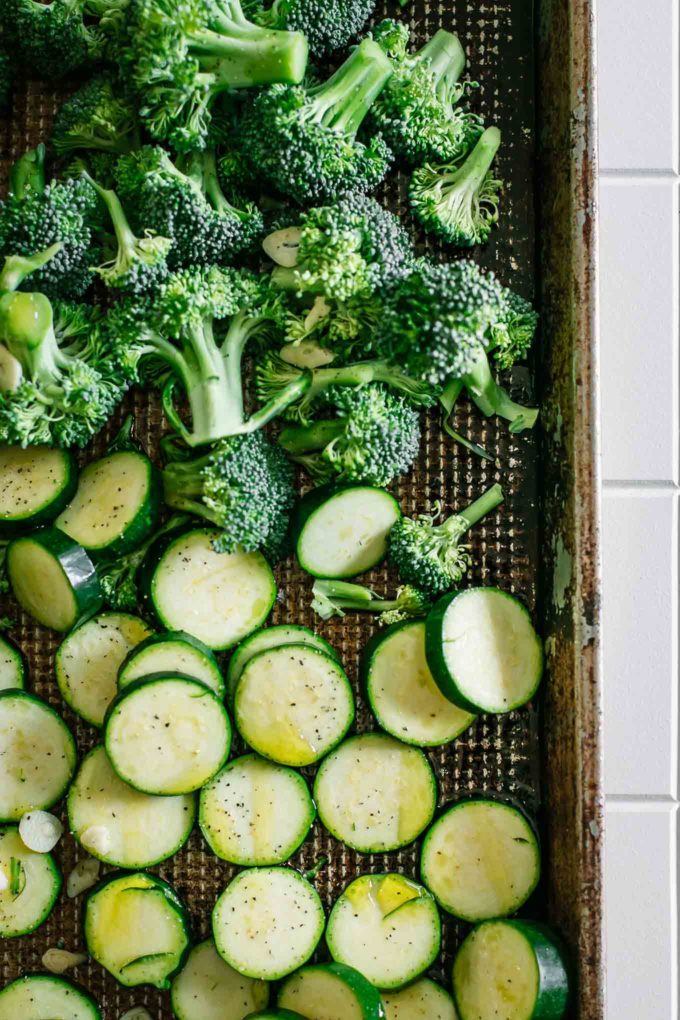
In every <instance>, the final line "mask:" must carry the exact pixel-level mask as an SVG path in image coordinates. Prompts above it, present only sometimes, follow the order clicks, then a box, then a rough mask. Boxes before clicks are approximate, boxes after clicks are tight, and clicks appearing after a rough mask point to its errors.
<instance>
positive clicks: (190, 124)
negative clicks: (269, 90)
mask: <svg viewBox="0 0 680 1020" xmlns="http://www.w3.org/2000/svg"><path fill="white" fill-rule="evenodd" d="M124 60H128V61H129V62H130V64H131V67H132V76H133V79H134V82H135V85H136V87H137V89H138V92H139V95H140V100H141V109H140V113H141V117H142V120H143V121H144V123H145V124H146V126H147V128H148V130H149V132H150V133H151V135H152V136H153V137H154V138H157V139H159V140H160V141H168V142H170V143H171V144H172V145H173V147H174V148H175V149H177V150H178V151H180V152H189V151H192V150H195V149H202V148H205V146H206V145H207V144H208V138H209V134H210V127H211V118H212V108H213V105H214V103H215V101H216V99H217V98H218V96H220V95H221V94H222V93H223V92H225V91H227V90H229V89H232V88H248V87H251V86H256V85H268V84H271V83H273V82H286V83H290V84H296V83H297V82H300V81H302V79H303V77H304V74H305V70H306V66H307V40H306V39H305V37H304V35H302V34H301V33H300V32H280V31H276V30H274V29H269V28H263V27H262V26H260V25H255V24H253V23H252V22H250V21H248V20H247V18H246V17H245V15H244V13H243V11H242V9H241V5H240V3H239V0H209V2H206V0H179V2H178V0H137V3H136V4H135V6H134V16H133V19H132V26H131V38H130V48H129V50H128V51H127V52H126V54H125V55H124Z"/></svg>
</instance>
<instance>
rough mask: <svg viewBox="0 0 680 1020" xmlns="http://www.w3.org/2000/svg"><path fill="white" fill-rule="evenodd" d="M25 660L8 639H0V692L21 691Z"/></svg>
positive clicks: (23, 681) (24, 680) (23, 683)
mask: <svg viewBox="0 0 680 1020" xmlns="http://www.w3.org/2000/svg"><path fill="white" fill-rule="evenodd" d="M25 682H26V660H25V659H24V656H23V653H22V652H21V651H20V650H19V649H18V648H17V646H16V645H15V644H14V643H13V642H12V641H10V640H9V638H5V637H0V691H9V690H13V691H16V690H23V688H24V686H25Z"/></svg>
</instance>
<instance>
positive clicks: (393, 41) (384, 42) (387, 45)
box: [371, 18, 411, 61]
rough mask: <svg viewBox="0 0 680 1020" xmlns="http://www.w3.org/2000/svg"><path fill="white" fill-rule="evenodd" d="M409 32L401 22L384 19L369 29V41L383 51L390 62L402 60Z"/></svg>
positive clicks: (404, 56)
mask: <svg viewBox="0 0 680 1020" xmlns="http://www.w3.org/2000/svg"><path fill="white" fill-rule="evenodd" d="M410 38H411V32H410V30H409V27H408V25H407V24H406V23H405V22H403V21H395V20H394V18H385V19H384V20H383V21H380V22H378V24H377V25H375V26H374V27H373V28H372V29H371V39H373V40H374V41H375V42H377V43H378V45H379V46H380V47H381V48H382V49H383V50H384V51H385V53H386V54H387V56H388V57H389V58H390V60H395V61H400V60H404V59H405V58H406V56H407V52H408V44H409V39H410Z"/></svg>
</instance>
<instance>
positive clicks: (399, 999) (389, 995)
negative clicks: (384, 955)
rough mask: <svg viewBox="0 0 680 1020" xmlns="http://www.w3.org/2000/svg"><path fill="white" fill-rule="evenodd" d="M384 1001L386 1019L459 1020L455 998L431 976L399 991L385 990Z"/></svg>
mask: <svg viewBox="0 0 680 1020" xmlns="http://www.w3.org/2000/svg"><path fill="white" fill-rule="evenodd" d="M382 1001H383V1005H384V1007H385V1018H386V1020H458V1014H457V1012H456V1007H455V1006H454V1004H453V999H452V998H451V996H450V995H449V993H448V992H447V991H446V989H444V988H442V986H441V985H438V984H437V982H436V981H432V979H431V978H426V977H424V978H419V979H418V980H417V981H414V983H413V984H412V985H408V986H407V987H406V988H402V989H400V990H399V991H398V992H383V993H382ZM494 1020H495V1018H494Z"/></svg>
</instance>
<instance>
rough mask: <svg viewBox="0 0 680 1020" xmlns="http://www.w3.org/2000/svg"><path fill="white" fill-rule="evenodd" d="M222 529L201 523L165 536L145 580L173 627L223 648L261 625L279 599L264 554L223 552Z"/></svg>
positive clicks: (144, 566)
mask: <svg viewBox="0 0 680 1020" xmlns="http://www.w3.org/2000/svg"><path fill="white" fill-rule="evenodd" d="M218 535H219V531H214V530H210V529H207V528H199V529H196V530H193V531H189V532H185V533H184V534H182V535H175V536H169V537H168V538H167V539H165V540H163V539H161V540H159V542H158V544H157V545H154V546H152V548H151V549H150V550H149V555H148V558H147V560H145V562H144V563H143V564H142V568H141V570H140V575H139V582H140V585H141V587H142V591H143V592H144V594H145V597H146V598H147V599H148V600H149V601H150V603H151V606H152V607H153V609H154V611H155V613H156V616H157V617H158V619H159V620H160V622H161V624H162V626H163V627H165V628H166V629H167V630H186V631H188V632H189V633H190V634H193V635H194V637H197V638H198V639H199V640H200V641H202V642H203V643H204V644H206V645H207V646H208V648H211V649H213V651H221V650H224V649H226V648H231V647H232V646H233V645H236V644H238V643H239V641H242V640H243V638H244V637H246V635H248V634H250V633H251V632H252V631H254V630H257V629H258V627H261V626H262V624H263V623H264V621H265V620H266V619H267V617H268V616H269V613H270V612H271V608H272V606H273V605H274V600H275V599H276V582H275V580H274V575H273V573H272V570H271V567H270V566H269V564H268V563H267V561H266V559H265V558H264V556H262V554H261V553H257V552H251V553H246V552H242V551H239V550H237V551H236V552H233V553H218V552H215V550H214V549H213V547H212V541H213V539H214V538H216V537H217V536H218Z"/></svg>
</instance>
